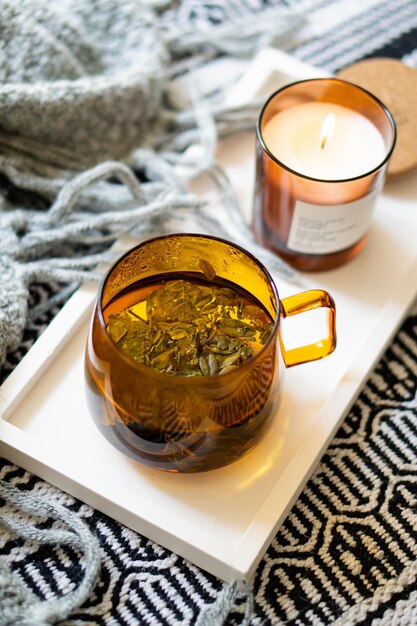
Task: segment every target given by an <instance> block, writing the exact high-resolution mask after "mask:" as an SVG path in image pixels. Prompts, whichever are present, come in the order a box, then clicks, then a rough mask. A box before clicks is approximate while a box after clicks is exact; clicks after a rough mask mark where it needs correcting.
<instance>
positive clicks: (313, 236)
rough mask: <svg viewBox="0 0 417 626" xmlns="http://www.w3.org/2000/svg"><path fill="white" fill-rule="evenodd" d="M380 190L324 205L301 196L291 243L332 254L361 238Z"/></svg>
mask: <svg viewBox="0 0 417 626" xmlns="http://www.w3.org/2000/svg"><path fill="white" fill-rule="evenodd" d="M376 197H377V190H375V191H372V192H371V193H370V194H368V195H367V196H363V197H362V198H359V200H354V201H353V202H349V203H348V204H333V205H330V206H323V205H318V204H309V203H307V202H302V201H300V200H297V201H296V203H295V209H294V215H293V218H292V222H291V228H290V233H289V237H288V243H287V246H288V248H289V249H290V250H294V251H295V252H304V253H306V254H329V253H332V252H339V251H340V250H345V249H346V248H349V246H352V245H353V244H355V243H356V242H357V241H359V240H360V239H361V238H362V237H363V235H364V234H365V233H366V231H367V230H368V228H369V225H370V222H371V218H372V213H373V210H374V206H375V200H376Z"/></svg>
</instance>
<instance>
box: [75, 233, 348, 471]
mask: <svg viewBox="0 0 417 626" xmlns="http://www.w3.org/2000/svg"><path fill="white" fill-rule="evenodd" d="M207 267H209V268H210V274H209V276H208V277H207ZM173 275H175V276H176V277H177V278H178V277H179V278H181V277H182V276H185V277H188V278H193V279H196V280H199V279H204V280H205V281H207V280H208V279H209V280H210V281H212V282H213V284H217V283H218V284H221V285H229V286H231V287H235V288H236V289H237V290H240V291H242V290H244V291H246V292H248V293H250V294H251V297H252V299H254V300H255V301H256V302H258V303H259V305H260V306H261V307H262V309H263V310H264V311H266V313H267V315H268V316H269V318H270V320H271V325H270V328H271V331H270V334H269V336H268V338H267V339H266V341H265V343H264V345H263V346H262V348H261V349H260V350H259V351H258V352H256V353H255V354H254V355H253V356H251V357H250V358H248V359H247V360H246V361H245V362H243V363H242V364H241V365H239V366H238V367H236V368H230V369H231V371H227V372H225V373H221V374H214V375H200V376H179V375H172V374H171V375H170V374H167V373H165V372H160V371H156V370H154V369H152V368H151V367H148V366H147V365H143V364H142V363H137V362H135V361H133V360H132V359H131V358H130V357H128V356H127V355H126V354H125V353H123V352H122V351H121V350H120V348H119V347H118V345H117V344H116V343H115V342H114V341H113V339H112V338H111V336H110V335H109V332H108V330H107V327H108V326H107V325H108V318H109V313H108V311H111V307H112V303H113V302H114V301H115V300H116V299H117V298H120V297H122V296H123V294H126V293H129V290H131V289H132V286H133V285H138V284H141V283H143V284H150V282H152V281H153V282H157V283H159V284H161V283H162V284H163V282H164V280H169V279H170V277H172V276H173ZM319 307H326V308H327V310H328V316H327V318H328V335H327V337H325V338H324V339H322V340H321V341H318V342H316V343H312V344H310V345H306V346H300V347H296V348H292V349H290V350H286V349H285V346H284V344H283V340H282V338H281V332H280V329H281V323H282V318H285V317H287V316H291V315H296V314H298V313H302V312H304V311H309V310H311V309H316V308H319ZM335 345H336V335H335V306H334V302H333V300H332V298H331V296H330V295H329V294H328V293H327V292H326V291H322V290H319V289H317V290H310V291H306V292H303V293H299V294H296V295H294V296H290V297H288V298H284V299H282V300H280V298H279V296H278V291H277V288H276V286H275V283H274V281H273V279H272V277H271V276H270V274H269V273H268V271H267V270H266V269H265V267H263V265H262V264H261V263H260V262H259V261H258V260H257V259H256V258H255V257H254V256H252V255H251V254H250V253H249V252H247V251H245V250H243V249H242V248H240V247H239V246H237V245H235V244H232V243H230V242H228V241H225V240H222V239H218V238H215V237H208V236H204V235H194V234H175V235H167V236H163V237H159V238H155V239H152V240H149V241H146V242H144V243H142V244H140V245H138V246H137V247H135V248H133V249H132V250H130V251H129V252H127V253H126V254H125V255H124V256H122V257H121V258H120V259H119V260H118V261H117V262H116V263H115V265H114V266H113V267H112V268H111V269H110V270H109V272H108V273H107V275H106V277H105V279H104V281H103V284H102V286H101V288H100V291H99V294H98V298H97V303H96V307H95V310H94V313H93V317H92V322H91V327H90V331H89V336H88V340H87V347H86V358H85V374H86V380H87V386H86V387H87V399H88V405H89V409H90V412H91V414H92V416H93V418H94V420H95V423H96V425H97V426H98V428H99V429H100V431H101V432H102V433H103V434H104V436H105V437H106V438H107V439H108V440H109V441H110V442H111V443H113V444H114V445H115V446H116V447H117V448H119V449H120V450H121V451H123V452H124V453H126V454H128V455H129V456H131V457H133V458H134V459H136V460H138V461H141V462H142V463H144V464H146V465H148V466H151V467H153V468H156V469H160V470H166V471H171V472H196V471H205V470H211V469H215V468H218V467H221V466H224V465H228V464H229V463H232V462H233V461H235V460H237V459H239V458H241V457H242V456H243V455H245V454H246V453H248V452H249V451H250V450H252V449H253V448H254V446H255V445H256V444H257V443H258V442H259V441H260V440H261V439H262V438H263V437H264V435H265V434H266V433H267V431H268V429H269V427H270V425H271V422H272V420H273V419H274V416H275V414H276V409H277V406H278V403H279V400H280V398H281V395H282V390H283V384H282V375H283V371H284V369H285V366H286V367H291V366H293V365H298V364H300V363H304V362H307V361H313V360H316V359H321V358H323V357H325V356H327V355H328V354H330V353H331V352H332V351H333V350H334V348H335Z"/></svg>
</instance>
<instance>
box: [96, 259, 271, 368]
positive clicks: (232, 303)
mask: <svg viewBox="0 0 417 626" xmlns="http://www.w3.org/2000/svg"><path fill="white" fill-rule="evenodd" d="M205 269H206V272H208V271H209V268H205ZM103 313H104V318H105V320H106V321H107V331H108V333H109V335H110V337H111V338H112V340H113V341H114V342H115V344H116V345H117V346H118V348H119V349H120V350H121V351H122V352H123V353H124V354H126V355H127V356H128V357H129V358H130V359H132V360H133V361H135V362H136V363H141V364H142V365H146V366H148V367H150V368H152V369H154V370H156V371H158V372H161V373H164V374H168V375H170V376H213V375H222V374H225V373H228V372H230V371H233V370H234V369H237V368H238V367H239V366H240V365H242V364H243V363H244V362H245V361H247V360H248V359H249V358H250V357H252V356H253V355H254V354H256V353H257V352H258V351H259V350H260V349H261V348H262V346H263V345H264V344H265V342H266V341H267V339H268V337H269V336H270V334H271V332H272V328H273V324H274V322H273V320H272V318H271V316H270V315H269V313H268V312H267V311H266V310H265V309H264V308H263V307H262V305H261V304H260V303H259V302H257V301H256V300H255V299H254V298H253V297H252V296H251V295H250V294H249V293H248V292H246V291H244V290H243V289H242V288H238V287H237V286H236V285H233V286H231V285H230V284H227V283H226V282H224V281H223V282H220V281H219V282H217V281H216V282H210V281H209V280H202V279H201V278H200V277H199V278H198V279H196V278H195V277H192V276H188V277H185V276H184V275H172V276H169V275H168V276H166V275H165V276H164V279H163V281H158V282H155V281H152V282H151V283H150V284H149V283H148V284H146V283H145V284H144V283H143V282H140V283H138V284H136V285H133V286H132V287H130V288H129V289H128V290H127V291H126V292H124V293H123V292H122V293H121V294H118V295H117V296H116V298H115V299H114V300H113V301H112V302H110V303H109V304H108V305H107V307H106V308H105V310H104V311H103Z"/></svg>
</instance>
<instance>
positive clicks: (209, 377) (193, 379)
mask: <svg viewBox="0 0 417 626" xmlns="http://www.w3.org/2000/svg"><path fill="white" fill-rule="evenodd" d="M187 237H197V238H199V239H206V240H213V241H218V242H219V243H221V244H225V245H227V246H232V247H233V248H235V249H237V250H239V251H240V252H242V253H243V254H244V255H245V256H247V257H249V258H250V259H251V260H252V261H253V262H254V263H255V264H256V265H257V266H258V267H259V268H260V269H261V271H262V272H263V274H264V275H265V278H266V279H267V281H268V283H269V285H270V287H271V289H272V292H273V294H274V297H275V300H276V312H275V317H274V324H273V327H272V329H271V332H270V334H269V336H268V339H267V340H266V342H265V343H264V345H263V346H262V347H261V348H260V349H259V350H258V351H257V352H256V353H255V354H254V355H253V356H251V357H249V358H248V359H246V361H245V362H244V363H242V364H240V365H239V366H238V369H239V370H240V371H242V369H246V368H248V367H251V365H252V364H253V362H254V361H255V360H257V359H259V358H260V356H261V355H262V354H263V353H264V351H265V350H266V349H267V348H268V347H269V346H270V344H271V342H272V341H273V340H276V334H277V331H278V327H279V324H280V319H281V314H280V311H281V304H280V303H281V298H280V296H279V293H278V288H277V286H276V284H275V281H274V279H273V277H272V276H271V274H270V272H269V271H268V270H267V268H266V267H265V266H264V264H263V263H262V261H260V260H259V259H258V258H257V257H256V256H255V255H254V254H252V253H251V252H249V250H247V249H246V248H243V247H242V246H240V245H239V244H237V243H234V242H232V241H229V240H227V239H223V238H222V237H217V236H215V235H206V234H202V233H169V234H166V235H157V236H155V237H151V238H149V239H146V240H144V241H142V242H140V243H139V244H137V245H135V246H133V247H132V248H129V250H127V251H126V252H124V253H123V254H122V255H121V256H120V257H119V258H118V259H117V260H116V261H115V262H114V263H113V264H112V265H111V267H110V268H109V269H108V270H107V271H106V273H105V275H104V277H103V279H102V281H101V284H100V287H99V290H98V293H97V297H96V306H97V317H98V320H99V323H100V326H101V328H102V329H103V331H104V334H105V337H106V339H107V340H108V341H109V344H110V346H111V347H112V349H113V350H115V351H116V352H117V354H118V355H119V357H120V358H121V359H122V360H123V361H124V362H125V363H126V364H127V365H129V366H130V367H133V368H134V369H137V370H138V371H139V372H146V375H147V376H154V377H155V378H157V379H160V380H162V379H165V380H168V379H169V380H173V379H177V380H178V383H179V384H186V385H193V384H195V385H198V384H201V382H202V381H204V380H206V381H210V382H212V383H213V382H215V381H218V380H221V379H222V378H224V379H226V378H229V377H232V376H234V375H235V371H231V372H225V373H224V374H215V375H213V374H202V375H201V376H178V375H175V374H166V373H165V372H159V371H158V370H155V369H153V368H152V367H149V366H148V365H144V364H143V363H136V362H135V361H133V359H130V358H129V357H128V356H127V355H126V354H125V353H124V352H123V351H122V350H121V349H120V348H119V347H118V346H117V344H116V343H115V342H114V341H113V340H112V338H111V337H110V335H109V333H108V331H107V328H106V323H105V321H104V316H103V307H102V297H103V291H104V288H105V285H106V281H107V280H108V278H109V277H110V275H111V273H112V272H113V271H114V270H115V269H116V268H117V265H118V264H119V263H121V262H122V261H123V260H124V259H126V258H127V257H129V255H130V254H132V253H133V252H134V251H136V250H138V249H139V248H142V247H143V246H145V245H149V244H153V243H155V242H158V241H162V240H164V239H172V238H184V239H185V238H187ZM157 275H158V273H155V276H157ZM231 282H232V281H231ZM249 293H250V292H249ZM185 381H186V382H185Z"/></svg>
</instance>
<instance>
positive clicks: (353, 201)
mask: <svg viewBox="0 0 417 626" xmlns="http://www.w3.org/2000/svg"><path fill="white" fill-rule="evenodd" d="M394 143H395V126H394V122H393V119H392V116H391V115H390V113H389V112H388V111H387V109H386V108H385V107H384V105H382V103H380V102H379V101H378V100H377V99H376V98H374V96H372V95H371V94H369V93H368V92H366V91H365V90H363V89H361V88H359V87H356V86H355V85H353V84H351V83H347V82H345V81H340V80H337V79H314V80H308V81H302V82H300V83H295V84H293V85H289V86H287V87H285V88H284V89H282V90H280V91H278V92H277V93H276V94H274V95H273V96H271V98H270V99H269V100H268V102H267V103H266V105H265V106H264V108H263V110H262V113H261V116H260V120H259V125H258V153H257V177H256V178H257V180H256V191H255V207H254V227H255V232H256V235H257V238H258V239H259V240H260V241H261V242H262V243H263V244H264V245H266V246H268V247H269V248H272V249H274V250H275V251H276V252H278V254H280V255H281V256H283V257H284V258H286V260H287V261H289V262H290V263H292V264H293V265H294V266H296V267H298V268H300V269H305V270H312V269H320V270H321V269H330V268H331V267H336V266H337V265H341V264H342V263H344V262H346V261H347V260H349V259H350V258H352V257H353V256H355V255H356V254H357V253H358V252H359V250H360V249H361V248H362V247H363V244H364V241H365V238H366V233H367V230H368V228H369V224H370V220H371V217H372V213H373V209H374V205H375V200H376V198H377V195H378V191H379V190H380V188H381V187H382V184H383V180H384V176H385V170H386V166H387V163H388V159H389V156H390V154H391V152H392V150H393V147H394Z"/></svg>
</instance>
